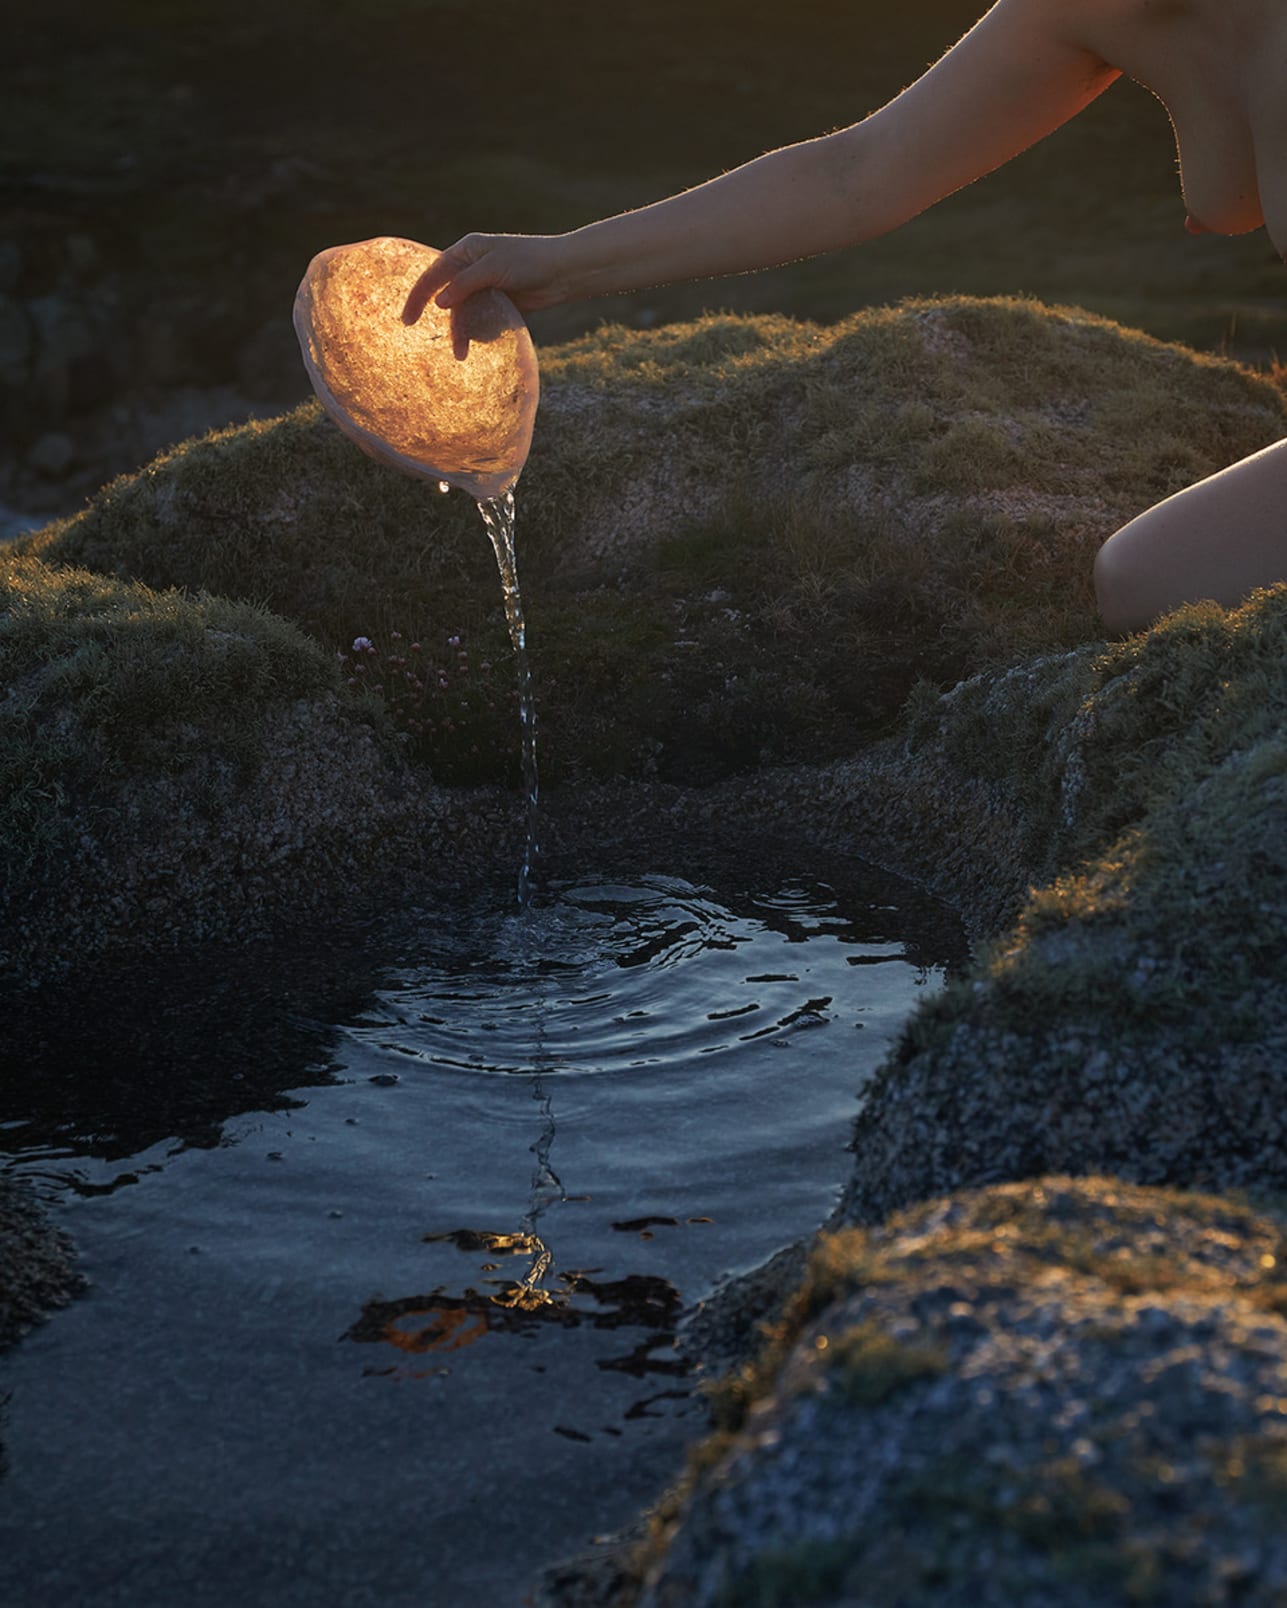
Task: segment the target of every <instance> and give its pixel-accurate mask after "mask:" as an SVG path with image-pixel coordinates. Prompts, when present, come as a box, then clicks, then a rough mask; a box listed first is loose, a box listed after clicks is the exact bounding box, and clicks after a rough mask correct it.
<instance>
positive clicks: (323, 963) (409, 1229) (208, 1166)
mask: <svg viewBox="0 0 1287 1608" xmlns="http://www.w3.org/2000/svg"><path fill="white" fill-rule="evenodd" d="M900 897H901V896H900V894H899V891H898V889H897V888H895V887H893V886H889V887H883V888H882V890H881V891H880V894H879V896H878V897H874V898H873V897H870V896H869V897H867V898H866V899H865V900H864V899H863V898H858V897H854V896H851V895H846V896H843V897H842V896H841V895H839V894H838V893H837V892H836V890H835V889H834V888H832V887H829V886H827V885H825V884H821V883H808V882H802V881H797V882H788V881H783V880H775V881H774V882H773V883H772V884H770V885H769V887H768V889H767V891H763V890H757V889H755V888H754V886H752V887H751V888H750V889H749V890H748V889H747V888H746V887H745V885H743V886H742V887H741V888H740V889H739V888H737V887H736V886H735V887H734V889H733V891H732V892H728V891H724V890H722V889H721V890H720V891H719V892H716V891H715V890H714V889H713V888H711V887H708V886H703V885H698V884H690V883H687V882H684V881H681V880H679V879H677V878H673V877H661V876H646V877H643V876H639V877H635V876H632V877H630V878H624V877H623V878H620V879H619V880H601V881H588V880H583V881H579V882H565V883H562V884H555V885H553V887H552V892H551V894H550V896H549V897H548V899H547V900H545V901H544V902H537V903H536V904H534V905H533V907H532V908H530V909H529V910H527V911H526V912H520V911H517V910H515V908H514V903H513V895H512V890H510V889H507V888H498V889H496V890H494V892H493V893H492V894H489V895H488V896H486V897H483V898H478V899H475V900H473V901H472V902H471V903H470V905H469V906H468V907H467V908H459V907H457V908H453V907H450V906H441V907H435V908H432V909H429V908H426V909H421V910H411V911H404V912H401V913H400V914H399V916H398V917H397V918H396V919H395V918H391V917H387V916H386V917H385V918H384V920H383V921H382V923H381V925H380V927H379V928H378V929H375V928H371V929H368V930H367V931H365V932H362V933H357V934H355V935H350V937H349V938H348V939H346V940H343V941H340V940H338V939H335V938H332V937H330V935H328V945H327V948H326V951H325V952H324V953H323V954H319V953H318V951H317V949H316V948H314V949H313V951H312V952H311V953H309V954H305V955H301V956H299V957H298V958H297V959H296V960H295V961H290V960H289V957H279V956H275V957H274V964H273V966H272V967H271V968H270V967H268V966H266V965H265V960H264V954H263V952H260V953H258V954H255V955H252V956H251V957H250V960H251V964H250V965H242V966H241V968H240V970H239V971H238V970H237V969H236V966H235V964H234V965H231V966H230V968H229V970H228V971H227V972H226V973H221V972H219V971H218V970H217V969H216V970H214V971H209V970H208V971H207V975H206V978H205V986H204V987H203V983H202V976H201V969H200V968H196V969H192V970H189V971H188V972H187V973H186V974H182V975H176V976H175V977H174V978H173V979H172V980H171V984H170V985H169V986H167V987H166V988H160V987H158V989H157V991H156V992H155V993H154V995H153V996H152V999H151V1009H150V1010H149V1011H147V1012H144V1013H142V1014H141V1015H139V1014H137V1013H136V1019H135V1020H133V1021H131V1018H130V1015H129V1013H128V1011H126V1010H124V1009H123V1008H122V1007H120V1006H119V1004H118V1005H116V1006H113V1004H112V1001H111V999H110V997H108V996H107V995H105V996H104V999H103V1001H102V1005H103V1016H102V1021H101V1023H100V1024H99V1026H98V1028H97V1031H95V1028H94V1025H93V1024H90V1025H89V1026H88V1027H85V1028H78V1027H75V1026H74V1025H71V1024H64V1023H48V1024H45V1026H44V1027H43V1028H42V1029H41V1032H42V1033H44V1034H45V1040H44V1043H43V1047H42V1046H41V1045H34V1046H31V1045H29V1046H28V1048H29V1050H30V1052H31V1053H32V1054H33V1055H34V1056H35V1057H36V1060H35V1061H34V1062H33V1065H36V1066H38V1067H39V1075H38V1076H33V1077H31V1078H30V1079H26V1080H22V1081H21V1082H14V1083H9V1084H7V1085H6V1086H5V1088H4V1091H3V1095H2V1096H0V1099H2V1101H3V1104H0V1151H7V1152H8V1153H9V1155H10V1157H11V1158H12V1165H14V1166H16V1167H17V1168H18V1169H19V1170H20V1171H22V1172H24V1173H27V1174H30V1175H31V1176H33V1177H34V1178H35V1179H36V1181H37V1183H38V1185H39V1187H40V1188H41V1190H42V1193H43V1194H44V1195H45V1196H46V1198H47V1199H49V1200H50V1201H51V1202H53V1203H54V1204H55V1205H59V1204H60V1203H61V1217H62V1220H63V1221H64V1222H65V1223H66V1225H67V1226H68V1227H69V1228H70V1230H71V1231H72V1233H73V1235H74V1236H75V1238H76V1239H77V1240H78V1242H79V1243H80V1244H81V1246H82V1247H83V1250H84V1257H85V1265H86V1269H87V1271H88V1272H89V1274H90V1276H91V1279H92V1281H93V1286H94V1293H93V1295H92V1297H91V1298H90V1299H88V1300H86V1301H83V1302H81V1303H79V1304H77V1305H76V1306H74V1307H72V1308H71V1309H69V1310H68V1311H67V1312H66V1313H63V1314H60V1315H59V1316H58V1318H57V1319H56V1320H55V1321H54V1322H53V1323H52V1324H50V1325H48V1326H47V1327H46V1329H44V1330H42V1331H41V1332H40V1333H39V1334H38V1335H36V1336H34V1337H33V1338H32V1339H31V1340H29V1341H28V1342H27V1343H26V1344H24V1346H22V1347H20V1348H18V1349H17V1351H15V1352H14V1353H12V1354H10V1355H9V1356H7V1357H6V1358H4V1359H0V1394H3V1393H4V1392H6V1391H8V1392H9V1393H11V1396H12V1406H11V1409H10V1415H9V1425H8V1428H7V1431H6V1435H7V1441H8V1448H9V1453H10V1466H9V1473H8V1475H7V1478H6V1480H5V1484H4V1501H5V1505H6V1510H7V1515H6V1516H7V1520H8V1523H9V1534H10V1535H11V1536H12V1537H13V1543H12V1546H10V1545H9V1544H8V1543H6V1549H5V1555H4V1557H3V1558H0V1600H3V1601H4V1602H5V1603H6V1608H8V1605H9V1604H10V1603H12V1604H13V1605H14V1608H27V1605H28V1604H31V1605H32V1608H35V1605H36V1604H41V1605H42V1608H43V1604H44V1603H46V1602H48V1601H51V1600H67V1598H68V1596H69V1595H70V1597H72V1598H75V1599H76V1600H82V1601H86V1602H88V1601H94V1602H95V1603H96V1604H97V1603H100V1602H101V1604H102V1605H103V1608H115V1605H117V1604H118V1603H119V1604H120V1608H125V1605H126V1604H127V1603H129V1604H130V1605H131V1608H133V1604H135V1603H138V1602H157V1603H162V1602H171V1601H184V1602H187V1603H188V1604H189V1608H200V1605H201V1604H207V1603H208V1604H210V1605H211V1608H221V1605H223V1604H226V1603H227V1602H229V1601H232V1600H237V1601H240V1602H243V1603H244V1604H246V1605H247V1608H249V1605H250V1604H255V1603H261V1602H262V1603H268V1602H271V1603H272V1604H273V1605H274V1608H290V1605H292V1604H298V1605H299V1608H305V1605H307V1608H317V1605H318V1604H319V1603H339V1602H342V1601H343V1602H347V1601H360V1600H368V1598H369V1597H370V1596H371V1594H372V1592H374V1593H375V1596H376V1597H378V1600H379V1601H380V1602H381V1604H382V1608H400V1605H406V1608H412V1605H413V1604H414V1605H415V1608H423V1604H424V1603H425V1602H435V1601H442V1602H456V1601H485V1602H503V1601H514V1600H518V1597H519V1596H520V1595H521V1587H522V1586H523V1585H524V1583H526V1582H527V1581H529V1580H530V1579H531V1577H532V1576H533V1574H534V1573H535V1572H536V1571H537V1570H538V1569H539V1567H540V1566H541V1565H542V1564H543V1563H545V1562H548V1561H550V1560H551V1559H552V1558H553V1557H555V1556H557V1555H559V1554H562V1553H567V1552H570V1551H573V1550H575V1549H577V1548H578V1547H579V1546H581V1545H582V1544H583V1543H584V1541H585V1540H586V1539H587V1536H588V1535H589V1534H591V1533H592V1532H593V1531H594V1530H596V1529H603V1528H610V1527H612V1526H614V1525H617V1524H621V1523H624V1522H626V1521H627V1520H628V1519H629V1518H630V1517H631V1516H632V1515H633V1514H634V1513H635V1512H637V1511H638V1509H639V1508H640V1507H642V1506H643V1505H644V1504H645V1503H646V1502H648V1501H650V1500H651V1499H653V1498H654V1497H655V1496H656V1494H657V1491H658V1489H659V1488H660V1487H661V1486H662V1485H663V1484H664V1483H665V1482H666V1481H667V1480H668V1479H670V1478H671V1477H673V1474H674V1472H675V1469H676V1468H677V1467H678V1465H679V1462H680V1460H681V1457H682V1449H683V1446H684V1444H685V1443H686V1442H687V1441H688V1440H690V1439H691V1438H692V1437H693V1435H694V1434H696V1433H697V1432H698V1431H699V1430H700V1429H701V1427H702V1423H703V1417H704V1415H703V1411H702V1408H701V1403H700V1398H699V1397H698V1396H697V1395H696V1394H695V1393H694V1388H693V1381H692V1380H691V1379H689V1378H688V1377H687V1364H686V1362H685V1360H684V1359H683V1357H682V1356H681V1355H680V1354H679V1352H678V1350H677V1348H676V1343H675V1337H676V1330H677V1325H678V1322H679V1319H680V1315H681V1312H682V1311H683V1310H685V1308H686V1307H688V1306H691V1304H692V1303H694V1302H695V1301H698V1300H700V1299H701V1298H702V1297H703V1296H704V1295H706V1294H707V1293H708V1292H709V1291H710V1290H711V1289H712V1288H713V1287H714V1285H715V1284H716V1283H717V1282H718V1281H719V1280H720V1279H721V1278H723V1277H724V1276H726V1275H728V1274H729V1273H734V1272H737V1271H740V1270H744V1269H748V1268H750V1267H752V1266H754V1265H755V1264H757V1263H759V1262H761V1261H763V1260H764V1259H765V1258H767V1257H768V1256H769V1255H771V1254H772V1253H773V1252H774V1251H776V1250H778V1249H779V1248H780V1247H781V1246H782V1245H784V1244H786V1243H788V1242H790V1241H791V1240H793V1239H795V1238H798V1237H799V1236H801V1235H802V1234H805V1233H808V1232H809V1231H810V1230H811V1229H813V1228H814V1227H816V1225H817V1224H818V1223H819V1222H821V1221H822V1220H823V1218H825V1216H826V1215H827V1212H828V1211H829V1209H830V1207H831V1205H832V1203H833V1202H834V1200H835V1198H836V1195H837V1192H838V1188H839V1186H840V1184H841V1182H842V1180H843V1177H844V1173H845V1170H846V1158H845V1145H846V1143H847V1140H848V1138H849V1132H850V1126H851V1121H852V1117H853V1114H854V1111H855V1097H856V1096H858V1095H860V1094H861V1091H862V1088H863V1086H864V1084H865V1082H866V1081H867V1080H868V1079H869V1078H870V1076H871V1075H872V1073H873V1070H874V1068H875V1067H876V1065H877V1064H878V1063H879V1061H880V1059H881V1057H882V1054H883V1052H884V1050H885V1048H886V1047H887V1045H888V1043H889V1041H890V1039H891V1037H892V1036H893V1035H894V1034H895V1033H896V1032H897V1031H898V1029H899V1026H900V1025H901V1023H902V1021H903V1020H904V1019H905V1017H906V1014H907V1012H908V1010H909V1009H910V1008H911V1006H912V1005H913V1004H914V1003H915V1002H916V1000H917V999H918V998H919V997H921V996H922V995H923V993H924V992H925V991H926V990H927V989H933V988H934V987H936V986H937V985H938V983H939V980H940V979H941V977H942V975H943V969H944V964H945V962H946V961H947V960H948V959H949V958H958V957H959V949H957V948H956V947H955V945H956V940H955V938H954V937H952V936H950V935H949V936H948V937H947V938H944V937H943V927H942V925H941V922H940V923H936V922H935V921H933V920H930V919H928V918H927V917H926V916H925V914H924V907H923V906H922V905H919V904H917V902H916V901H915V899H914V898H913V897H911V896H910V895H909V896H908V899H907V901H906V902H905V903H903V904H902V905H901V907H900ZM114 1011H115V1014H113V1012H114ZM42 1058H43V1059H42ZM498 1425H503V1426H504V1429H505V1433H504V1434H503V1435H497V1433H496V1427H497V1426H498ZM393 1467H397V1468H399V1469H406V1470H413V1471H414V1470H422V1471H424V1473H425V1476H426V1477H425V1478H423V1479H420V1478H414V1479H410V1480H407V1481H404V1482H399V1483H398V1484H397V1486H396V1488H394V1487H391V1485H390V1482H389V1479H388V1471H389V1469H390V1468H393ZM442 1468H450V1469H451V1470H452V1477H451V1479H450V1480H448V1481H445V1482H444V1481H441V1480H437V1481H435V1480H434V1479H433V1478H432V1477H431V1476H432V1473H433V1472H434V1471H436V1470H441V1469H442ZM371 1492H378V1493H380V1500H379V1503H378V1504H377V1505H375V1506H374V1507H373V1506H372V1503H371V1502H370V1501H369V1500H367V1499H366V1498H367V1494H368V1493H371ZM498 1496H500V1497H502V1498H503V1499H502V1500H499V1501H498ZM158 1536H163V1537H165V1539H166V1544H165V1546H164V1547H159V1546H157V1545H156V1544H155V1538H156V1537H158ZM426 1555H430V1556H432V1559H433V1574H432V1578H431V1580H430V1581H429V1583H428V1585H427V1584H426V1579H425V1575H424V1568H423V1559H424V1558H425V1556H426ZM194 1559H199V1560H201V1563H200V1568H197V1567H196V1566H195V1565H194V1564H193V1562H192V1560H194ZM104 1576H110V1578H111V1579H112V1580H113V1581H119V1582H121V1585H120V1589H119V1590H117V1588H116V1587H115V1586H112V1587H111V1588H110V1589H109V1588H102V1589H100V1587H101V1586H102V1579H103V1578H104ZM364 1594H365V1595H364Z"/></svg>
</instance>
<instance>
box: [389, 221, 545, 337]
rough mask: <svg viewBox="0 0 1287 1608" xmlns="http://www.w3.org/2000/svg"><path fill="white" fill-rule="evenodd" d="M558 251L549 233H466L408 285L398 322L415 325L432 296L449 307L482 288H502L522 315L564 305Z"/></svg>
mask: <svg viewBox="0 0 1287 1608" xmlns="http://www.w3.org/2000/svg"><path fill="white" fill-rule="evenodd" d="M558 247H559V241H558V237H557V236H553V235H484V234H470V235H465V236H464V238H463V239H461V240H457V242H456V243H455V245H454V246H449V247H448V248H447V250H446V251H444V252H443V253H442V255H441V256H440V257H438V258H437V260H436V261H435V262H434V264H433V266H432V267H431V268H427V269H426V270H425V271H424V273H422V274H421V275H420V278H419V279H417V280H416V282H415V284H414V285H412V287H411V291H410V293H409V295H408V296H407V300H406V305H405V306H404V307H403V309H402V322H403V323H404V324H414V323H415V322H416V320H417V319H418V318H419V317H420V315H421V313H423V312H424V310H425V307H426V306H427V305H428V303H429V301H430V299H431V298H432V299H433V300H435V301H436V302H437V304H438V306H439V307H442V308H444V309H447V308H452V307H458V306H459V305H460V304H461V302H463V301H466V300H468V298H469V297H470V296H473V295H475V294H477V292H478V291H480V290H503V291H504V292H505V294H506V295H507V296H508V297H509V299H510V300H511V301H512V302H513V303H514V305H515V307H517V308H518V309H519V311H520V312H528V313H530V312H533V311H535V310H536V309H537V308H541V307H552V306H554V305H555V304H556V303H557V302H560V301H565V300H566V299H567V295H568V293H567V291H566V290H565V289H564V288H563V287H562V286H561V285H560V284H559V280H558V256H559V250H558Z"/></svg>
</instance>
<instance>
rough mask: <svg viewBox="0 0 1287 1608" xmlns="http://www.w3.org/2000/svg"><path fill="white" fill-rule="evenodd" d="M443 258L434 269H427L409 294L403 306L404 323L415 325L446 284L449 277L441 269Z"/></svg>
mask: <svg viewBox="0 0 1287 1608" xmlns="http://www.w3.org/2000/svg"><path fill="white" fill-rule="evenodd" d="M441 263H442V258H441V257H439V259H438V261H437V262H436V263H434V265H433V267H432V268H426V269H425V271H424V273H422V274H421V275H420V277H419V279H417V280H416V282H415V284H414V285H412V287H411V289H410V291H409V292H408V295H407V299H406V301H405V302H404V303H403V306H402V322H403V323H404V324H414V323H415V321H416V320H417V319H418V318H419V317H420V315H421V313H423V312H424V310H425V308H426V307H427V306H428V305H429V298H430V296H432V295H433V293H434V291H436V290H437V289H438V288H439V287H440V286H441V285H443V284H444V283H445V282H446V279H447V275H446V274H444V273H443V272H442V269H441V266H440V265H441Z"/></svg>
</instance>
